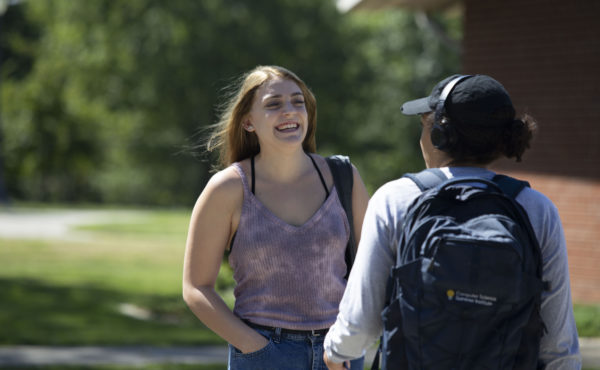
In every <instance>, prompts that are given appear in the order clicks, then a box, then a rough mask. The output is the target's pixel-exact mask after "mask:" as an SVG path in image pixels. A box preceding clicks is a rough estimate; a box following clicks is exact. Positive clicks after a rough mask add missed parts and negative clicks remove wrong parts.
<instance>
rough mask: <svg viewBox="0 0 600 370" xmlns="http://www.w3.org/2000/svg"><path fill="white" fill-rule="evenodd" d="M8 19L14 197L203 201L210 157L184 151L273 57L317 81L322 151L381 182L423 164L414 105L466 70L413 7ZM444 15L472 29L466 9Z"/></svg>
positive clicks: (296, 5)
mask: <svg viewBox="0 0 600 370" xmlns="http://www.w3.org/2000/svg"><path fill="white" fill-rule="evenodd" d="M4 18H6V19H13V21H10V22H6V26H8V27H9V28H8V30H7V32H5V33H3V34H6V36H5V37H3V39H5V40H7V41H6V42H3V43H2V44H1V45H0V47H2V48H3V50H6V51H7V52H6V53H7V54H6V58H4V59H3V64H2V70H1V73H2V77H3V83H2V91H1V93H2V96H1V99H2V107H3V110H2V112H1V114H2V126H1V128H0V130H1V132H2V134H3V138H4V140H3V146H2V148H1V149H2V153H1V154H2V155H3V158H4V162H5V163H4V166H5V178H6V183H7V186H8V189H9V192H10V194H11V196H12V197H13V198H14V199H26V200H29V201H67V202H81V201H92V202H108V203H131V204H156V205H173V204H186V205H188V204H191V203H192V202H193V200H194V198H195V197H196V196H197V195H198V193H199V192H200V191H201V189H202V186H203V185H204V183H205V182H206V181H207V179H208V176H209V167H210V166H209V163H207V161H206V160H204V161H202V160H197V159H195V158H194V155H192V154H193V153H190V152H188V151H186V150H185V149H184V148H186V147H188V146H193V145H194V144H195V141H196V138H197V137H198V133H199V132H201V129H202V128H205V127H206V126H207V125H209V124H211V123H213V122H214V121H215V118H216V107H217V104H218V102H219V98H220V96H221V95H222V94H223V93H224V90H223V89H225V88H226V86H227V85H229V84H230V82H231V81H232V78H234V77H236V76H239V75H241V74H242V73H243V72H246V71H248V70H250V69H251V68H253V67H255V66H256V65H259V64H278V65H282V66H285V67H288V68H290V69H291V70H293V71H294V72H296V73H297V74H298V75H299V76H301V77H302V78H303V79H304V80H305V81H306V82H307V84H308V85H309V86H310V87H311V89H312V90H313V91H314V93H315V95H316V96H317V100H318V105H319V106H318V122H319V128H318V144H319V148H320V151H321V152H322V153H323V154H330V153H334V152H337V153H345V154H349V155H351V157H352V159H353V160H354V161H355V162H356V164H357V166H358V168H359V170H361V172H363V177H364V178H365V181H366V182H367V184H368V185H369V188H370V189H374V188H375V187H378V186H379V185H381V184H382V183H383V182H385V181H387V180H389V179H391V178H394V177H397V176H399V175H400V174H402V173H403V172H405V171H408V170H414V169H417V168H419V167H422V160H421V159H420V153H419V149H418V144H417V135H418V130H419V129H418V123H416V121H415V120H410V119H406V118H405V117H401V115H400V113H399V106H400V104H401V102H402V101H403V100H407V99H412V98H414V97H419V96H422V95H423V94H425V93H428V91H429V89H430V88H431V86H432V85H433V83H434V82H435V81H436V80H438V79H439V78H440V77H441V76H443V75H445V74H448V73H450V72H454V71H455V70H456V68H457V66H458V55H457V54H456V53H455V52H452V51H450V50H449V49H447V48H445V47H444V46H443V44H442V43H441V42H440V41H439V39H437V38H436V37H435V36H434V34H433V33H432V32H431V31H429V30H428V29H426V28H423V27H420V26H419V25H418V24H417V23H416V22H415V20H414V16H413V14H412V13H406V12H401V11H388V12H386V13H349V14H340V13H339V12H338V11H337V10H336V8H335V6H334V3H333V1H322V0H305V1H294V0H278V1H272V0H256V1H252V2H248V1H245V0H206V1H185V0H171V1H158V0H98V1H64V0H46V1H27V2H23V3H21V4H20V5H18V6H13V7H10V8H9V10H8V11H7V13H6V15H5V16H4ZM437 18H439V19H438V21H439V22H440V23H442V24H443V25H444V26H446V27H448V28H449V29H450V30H451V31H452V33H453V34H454V35H455V36H456V35H457V34H459V33H460V32H459V31H457V29H458V30H459V29H460V27H459V26H458V24H459V22H457V19H460V16H457V15H452V14H450V15H439V16H438V17H437ZM14 19H20V20H22V22H16V21H14ZM1 158H2V156H0V159H1ZM204 158H205V159H208V157H207V156H204ZM0 162H1V161H0ZM1 165H2V163H0V166H1Z"/></svg>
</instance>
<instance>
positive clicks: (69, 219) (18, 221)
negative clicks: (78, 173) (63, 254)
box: [0, 207, 144, 239]
mask: <svg viewBox="0 0 600 370" xmlns="http://www.w3.org/2000/svg"><path fill="white" fill-rule="evenodd" d="M142 217H144V213H143V212H141V211H128V210H95V209H90V210H85V209H33V208H32V209H28V208H12V207H0V237H2V238H15V239H77V238H81V237H82V236H84V235H85V233H84V232H80V231H77V230H75V227H76V226H79V225H86V224H94V223H102V222H111V223H114V222H126V221H132V220H136V219H140V218H142Z"/></svg>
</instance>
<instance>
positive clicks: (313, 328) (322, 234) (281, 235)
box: [183, 66, 368, 369]
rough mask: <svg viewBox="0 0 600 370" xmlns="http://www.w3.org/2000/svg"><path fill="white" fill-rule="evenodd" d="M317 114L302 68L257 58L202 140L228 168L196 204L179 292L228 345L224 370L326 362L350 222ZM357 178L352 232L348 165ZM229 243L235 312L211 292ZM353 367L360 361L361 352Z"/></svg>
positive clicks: (358, 199) (358, 214)
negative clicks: (318, 140)
mask: <svg viewBox="0 0 600 370" xmlns="http://www.w3.org/2000/svg"><path fill="white" fill-rule="evenodd" d="M316 112H317V105H316V100H315V98H314V96H313V94H312V93H311V91H310V90H309V89H308V87H307V86H306V84H305V83H304V82H303V81H302V80H301V79H300V78H299V77H298V76H296V75H295V74H294V73H292V72H291V71H289V70H287V69H285V68H282V67H278V66H260V67H257V68H255V69H254V70H252V71H250V72H249V73H248V74H246V75H245V76H244V78H243V80H242V81H241V84H240V85H239V87H238V88H237V94H236V95H235V96H233V98H232V99H231V100H230V101H229V103H228V105H227V106H226V109H225V111H224V112H223V114H222V116H221V120H220V121H219V123H217V125H216V126H215V132H214V134H213V136H212V137H211V140H210V141H209V145H208V150H209V151H210V150H218V151H219V154H220V164H221V166H222V167H225V168H224V169H223V170H221V171H220V172H218V173H216V174H215V175H214V176H213V177H212V178H211V179H210V181H209V182H208V184H207V185H206V188H205V189H204V191H203V192H202V194H200V196H199V198H198V201H197V202H196V205H195V207H194V211H193V213H192V218H191V222H190V228H189V231H188V239H187V245H186V253H185V261H184V277H183V296H184V299H185V301H186V303H187V304H188V306H189V307H190V309H191V310H192V311H193V312H194V314H195V315H196V316H197V317H198V318H199V319H200V320H201V321H202V322H203V323H204V324H205V325H206V326H207V327H209V328H210V329H211V330H213V331H214V332H215V333H217V334H218V335H220V336H221V337H222V338H223V339H225V340H226V341H228V342H229V343H230V346H229V366H230V367H229V368H230V369H282V368H286V369H290V368H294V369H312V368H314V367H313V362H314V363H317V364H319V366H320V367H318V368H324V366H325V364H324V363H323V361H322V356H323V337H324V333H326V331H327V329H328V328H329V326H330V325H331V324H332V323H333V322H334V321H335V318H336V315H337V313H338V304H339V301H340V299H341V296H342V293H343V291H344V288H345V286H346V280H345V278H344V277H345V275H346V269H347V267H346V263H345V259H344V255H345V250H346V245H347V242H348V239H349V237H350V230H351V228H350V225H349V224H348V219H347V216H346V213H345V211H344V208H343V207H342V205H341V203H340V200H339V198H338V196H337V191H336V189H335V187H334V185H333V183H334V182H333V177H332V174H331V171H330V169H329V167H328V165H327V163H326V161H325V159H324V158H323V157H321V156H319V155H317V154H316V153H315V150H316V144H315V132H316V124H317V120H316V118H317V114H316ZM353 183H354V186H353V188H352V189H353V190H352V211H353V215H354V224H353V225H352V226H353V228H354V230H356V231H357V233H356V235H354V237H355V239H356V240H358V239H359V237H360V230H361V226H362V219H363V217H364V213H365V209H366V206H367V201H368V194H367V191H366V189H365V187H364V184H363V182H362V180H361V178H360V175H359V174H358V171H357V170H356V169H355V168H353ZM226 250H229V264H230V265H231V268H232V269H233V276H234V279H235V281H236V287H235V290H234V295H235V306H234V309H233V312H232V311H231V310H230V309H229V308H228V307H227V306H226V305H225V303H224V302H223V300H222V298H221V297H220V296H219V295H218V294H217V293H216V291H215V281H216V277H217V275H218V272H219V268H220V264H221V261H222V257H223V253H224V252H225V251H226ZM290 366H291V367H290ZM352 366H353V367H352V368H353V369H362V359H359V360H357V361H355V362H354V363H353V365H352Z"/></svg>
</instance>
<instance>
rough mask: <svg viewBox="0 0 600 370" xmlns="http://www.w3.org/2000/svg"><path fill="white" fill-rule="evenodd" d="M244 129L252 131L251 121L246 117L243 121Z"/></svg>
mask: <svg viewBox="0 0 600 370" xmlns="http://www.w3.org/2000/svg"><path fill="white" fill-rule="evenodd" d="M243 126H244V130H246V131H248V132H253V131H254V126H252V123H251V122H250V120H249V119H246V120H245V121H244V124H243Z"/></svg>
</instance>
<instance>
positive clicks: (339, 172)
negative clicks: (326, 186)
mask: <svg viewBox="0 0 600 370" xmlns="http://www.w3.org/2000/svg"><path fill="white" fill-rule="evenodd" d="M325 160H326V161H327V164H328V165H329V169H330V170H331V175H332V176H333V184H334V185H335V188H336V190H337V194H338V198H339V199H340V202H341V203H342V207H344V211H345V212H346V216H347V217H348V224H349V225H350V239H348V245H347V246H346V256H345V259H346V266H348V270H347V273H346V279H347V278H348V275H349V274H350V270H351V269H352V264H354V258H355V257H356V250H357V245H356V237H355V236H354V217H353V216H352V187H353V185H354V173H353V171H352V164H351V163H350V158H348V157H346V156H343V155H332V156H330V157H327V158H325Z"/></svg>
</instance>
